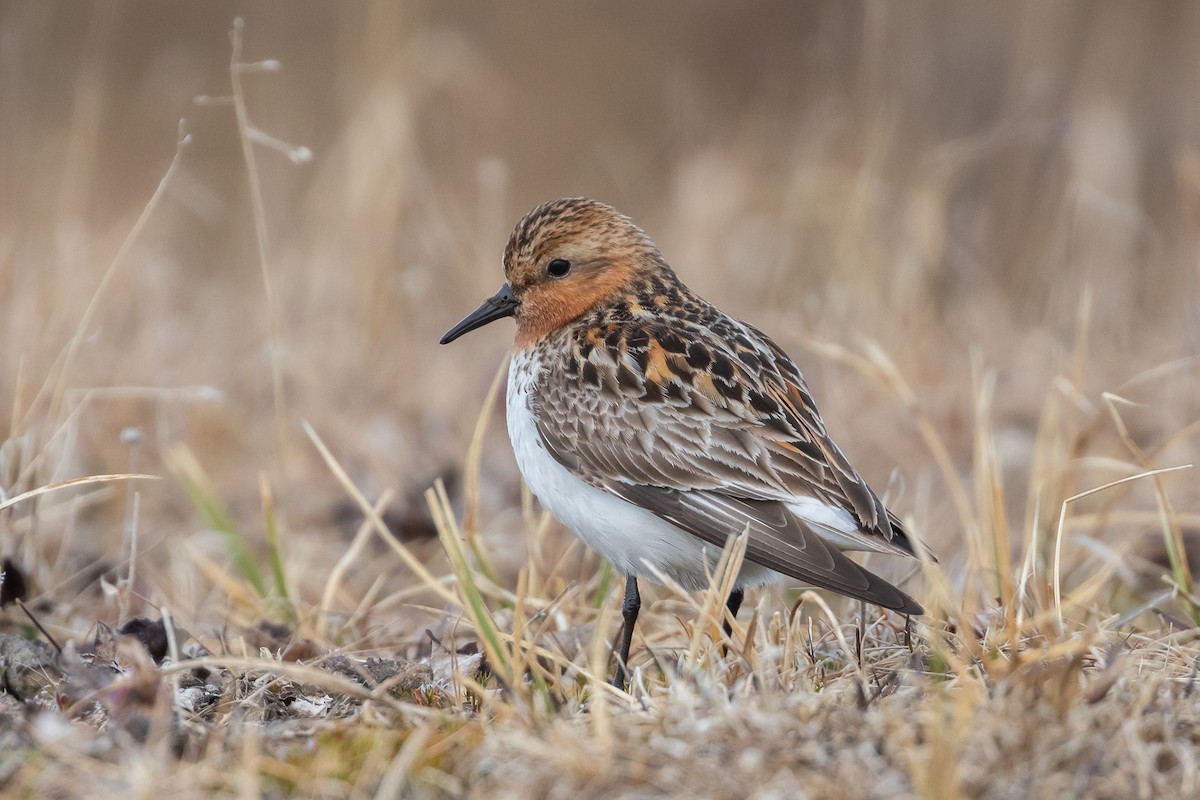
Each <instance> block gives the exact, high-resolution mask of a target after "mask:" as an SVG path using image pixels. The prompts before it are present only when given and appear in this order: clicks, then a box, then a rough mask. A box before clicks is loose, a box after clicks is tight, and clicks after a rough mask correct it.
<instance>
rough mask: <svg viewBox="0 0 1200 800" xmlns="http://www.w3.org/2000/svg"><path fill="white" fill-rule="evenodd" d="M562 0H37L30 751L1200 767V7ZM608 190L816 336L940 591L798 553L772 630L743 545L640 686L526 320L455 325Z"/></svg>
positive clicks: (59, 758)
mask: <svg viewBox="0 0 1200 800" xmlns="http://www.w3.org/2000/svg"><path fill="white" fill-rule="evenodd" d="M523 11H524V13H521V12H522V9H520V8H515V7H512V6H511V5H509V6H506V7H505V9H504V10H500V8H499V7H496V8H491V7H488V8H467V7H465V6H464V7H457V6H449V5H445V4H437V5H432V4H431V5H428V6H427V5H412V6H403V7H401V6H398V5H396V4H392V3H385V2H375V3H364V4H362V5H356V6H350V5H339V6H331V5H326V4H317V3H313V4H308V5H295V6H290V7H289V12H290V13H288V14H287V15H286V16H285V15H282V14H277V13H268V10H267V8H265V7H263V8H261V9H258V10H256V12H255V13H251V14H249V15H248V16H247V18H246V24H245V27H244V30H243V33H244V37H245V39H244V41H243V42H242V43H241V44H240V47H241V52H240V54H238V52H237V50H236V48H235V50H234V51H233V52H232V53H231V50H230V48H229V41H228V39H226V38H225V34H226V32H227V31H228V29H229V27H230V20H231V19H232V11H231V9H229V8H221V7H219V6H216V5H212V4H201V5H198V6H195V7H194V8H188V9H184V8H182V7H171V6H161V5H160V4H157V3H150V2H133V3H129V4H125V5H119V6H118V5H109V4H98V5H96V6H95V7H94V8H91V9H89V13H88V14H82V15H81V14H79V13H76V12H77V9H75V7H74V6H71V5H69V4H62V5H58V4H55V3H24V4H22V3H7V4H4V5H2V6H0V31H4V32H6V34H7V35H5V36H0V98H3V100H2V102H3V105H4V107H5V108H6V109H7V113H5V114H4V115H3V123H0V152H3V153H4V154H5V158H4V159H3V160H0V185H3V186H4V192H3V193H2V196H0V208H2V209H3V210H2V212H0V337H2V338H0V341H3V343H4V346H3V347H0V419H3V420H6V421H7V422H6V424H7V428H6V429H0V442H2V444H0V556H2V557H4V558H6V559H8V560H9V561H10V562H11V563H12V564H13V565H14V566H15V567H16V568H17V569H18V570H19V571H20V573H21V574H22V576H23V577H24V578H25V580H26V582H27V584H28V594H27V597H26V600H25V603H26V606H27V609H28V611H29V614H31V615H32V618H33V619H36V621H37V624H38V625H40V629H39V628H37V627H34V624H33V623H32V622H31V621H30V619H31V618H30V616H27V615H26V613H25V612H24V611H23V610H21V609H20V608H19V607H18V606H17V605H7V606H5V607H4V608H3V610H0V661H2V662H3V664H4V667H5V669H6V672H5V676H4V679H3V683H0V686H6V687H8V690H7V691H0V789H3V792H4V794H5V796H6V797H8V796H12V797H33V796H38V797H43V796H47V797H55V796H62V797H74V796H79V795H81V794H87V795H89V796H96V797H109V796H113V797H117V796H121V797H125V796H130V795H136V796H167V795H170V796H177V797H180V798H182V797H190V796H246V797H249V796H261V795H267V796H285V795H287V796H292V795H294V796H312V797H326V796H330V797H342V796H351V797H360V796H361V797H366V796H373V797H376V796H377V797H391V796H450V797H455V796H462V795H478V796H489V797H563V796H572V797H608V796H632V797H639V796H650V795H659V794H675V793H678V794H681V795H695V796H712V797H731V798H732V797H747V796H753V797H763V798H766V797H846V798H859V797H908V796H912V797H928V798H933V797H944V798H957V797H980V798H1001V797H1022V798H1023V797H1111V798H1128V797H1147V798H1149V797H1193V796H1195V795H1196V794H1197V792H1198V791H1200V787H1198V786H1197V783H1198V781H1200V777H1198V770H1200V758H1198V757H1197V737H1198V734H1197V731H1200V691H1198V687H1197V686H1196V683H1197V680H1198V679H1200V674H1198V671H1200V641H1198V636H1197V631H1198V630H1200V629H1198V628H1197V627H1196V626H1197V623H1198V622H1200V598H1198V597H1197V592H1196V590H1195V589H1194V587H1193V578H1192V575H1191V572H1190V567H1189V555H1190V556H1191V557H1192V558H1191V563H1195V558H1196V557H1197V556H1198V555H1200V491H1198V489H1197V486H1200V481H1198V479H1197V473H1196V471H1195V470H1194V469H1191V468H1189V467H1188V466H1187V465H1190V464H1192V463H1195V462H1197V460H1198V459H1200V402H1198V400H1197V398H1200V271H1198V261H1197V252H1200V149H1197V145H1196V143H1197V142H1200V116H1197V114H1196V113H1195V110H1194V109H1193V108H1192V106H1193V105H1194V104H1192V103H1190V102H1189V99H1190V98H1191V97H1192V95H1193V94H1194V92H1193V87H1194V86H1196V85H1197V84H1198V83H1200V59H1197V57H1196V55H1195V52H1196V50H1195V47H1194V43H1195V41H1196V40H1197V38H1198V37H1200V13H1198V12H1197V10H1196V9H1193V8H1192V7H1191V6H1188V5H1161V6H1159V5H1146V4H1139V5H1133V4H1129V5H1104V6H1096V5H1083V4H1080V5H1073V4H1066V3H1059V4H1053V5H1049V6H1047V5H1044V4H1030V5H1027V6H1025V5H1023V6H1018V7H1007V8H1000V7H996V8H992V7H989V6H984V5H966V6H964V5H961V4H946V5H938V4H925V5H919V6H912V5H911V4H910V5H907V6H906V7H905V8H904V9H900V8H898V7H897V8H894V7H892V6H890V5H869V6H865V7H862V8H858V7H852V6H849V5H847V4H843V3H829V4H804V5H803V6H802V7H793V4H785V3H778V4H770V5H768V6H764V7H762V8H761V16H758V15H752V16H746V12H744V11H743V10H741V9H740V8H738V7H734V6H730V7H728V8H726V7H724V6H720V5H713V6H709V5H701V6H695V5H693V4H689V5H688V6H687V7H686V9H685V8H684V7H683V6H682V5H679V6H674V5H671V4H668V5H666V6H662V5H656V6H655V7H654V8H653V10H648V9H644V8H642V7H641V6H640V5H635V4H629V5H628V6H626V7H622V8H618V9H615V10H614V9H608V8H604V9H602V8H601V7H599V6H597V7H595V8H591V7H575V8H573V9H572V10H571V11H567V10H560V9H558V8H556V7H538V8H537V9H536V10H533V9H531V8H525V9H523ZM231 56H233V60H232V62H231ZM264 58H270V59H274V58H278V59H280V61H281V63H282V67H281V68H279V66H278V65H276V64H274V63H273V62H259V61H256V59H264ZM247 65H250V66H247ZM197 95H204V96H206V99H204V100H203V101H202V102H199V103H195V102H193V98H194V97H195V96H197ZM180 116H185V117H186V118H187V120H186V123H185V125H184V126H183V137H180V139H179V143H178V147H176V134H175V131H176V126H177V121H178V119H179V117H180ZM184 137H187V138H186V140H185V138H184ZM275 137H277V138H275ZM292 142H295V144H292ZM173 157H174V161H173V160H172V158H173ZM156 187H158V190H157V191H155V188H156ZM576 193H584V194H590V195H593V196H597V197H600V198H602V199H605V200H608V201H610V202H613V203H614V204H616V205H617V206H619V207H622V208H623V209H625V210H627V211H629V212H630V213H631V214H633V215H634V216H635V218H637V219H638V220H639V221H640V222H642V224H643V225H644V226H645V227H646V228H647V229H649V230H650V232H651V233H652V234H653V235H654V236H655V237H656V239H657V240H658V241H659V243H660V245H662V247H663V249H664V251H665V252H666V253H667V255H668V257H669V258H670V259H671V260H672V261H673V263H675V265H676V267H677V268H678V270H679V271H680V273H681V275H682V276H683V277H684V279H685V280H686V281H688V282H689V283H690V284H691V285H693V286H694V287H695V288H697V289H698V290H700V291H701V292H702V293H703V294H705V295H706V296H709V297H711V298H713V299H714V300H717V301H718V302H719V303H720V304H721V305H722V306H723V307H725V308H727V309H728V310H730V311H731V312H734V313H736V314H737V315H738V316H741V317H743V318H747V319H749V320H751V321H753V322H754V323H755V324H756V325H758V326H759V327H762V328H764V329H765V330H768V331H770V332H772V334H774V335H775V336H776V338H777V339H778V340H779V341H780V343H781V344H783V345H784V346H785V348H786V349H788V350H789V351H791V352H792V353H793V354H794V355H796V356H797V357H798V360H799V361H800V362H801V364H802V366H803V367H804V369H805V371H806V373H807V374H808V376H809V378H810V381H811V382H812V383H813V385H814V389H815V390H816V394H817V399H818V402H819V403H820V405H821V408H822V411H823V413H824V415H825V417H826V420H827V422H828V423H829V426H830V428H831V429H832V430H833V432H834V433H835V435H836V436H837V437H838V439H839V441H842V442H843V443H844V444H845V446H846V449H847V450H848V451H849V452H850V453H851V455H852V456H853V460H854V461H855V462H856V463H857V464H859V465H860V466H861V467H862V468H863V471H864V472H865V474H866V475H867V476H868V478H869V479H870V480H871V481H872V483H873V484H874V485H876V486H877V487H878V488H880V489H886V490H887V494H888V496H889V502H890V504H891V505H892V506H893V507H894V508H895V509H896V510H897V511H898V512H899V513H900V514H901V515H902V516H903V517H904V518H905V519H906V520H907V521H908V522H909V524H910V525H911V527H912V529H913V530H914V531H915V532H916V533H917V534H918V535H920V536H921V537H923V538H924V539H926V540H927V541H928V542H929V543H930V544H931V545H932V546H933V548H934V549H935V551H936V552H937V553H938V554H939V556H940V557H941V563H940V564H938V565H929V564H923V565H920V566H919V567H916V568H915V569H914V568H913V566H912V564H911V562H910V563H909V564H901V563H896V562H894V561H891V560H888V561H885V560H884V559H883V558H881V557H871V566H872V568H874V569H878V570H880V571H881V572H883V573H884V574H887V575H889V577H891V578H893V579H896V580H902V581H904V582H905V586H906V588H907V589H908V590H909V591H911V592H912V593H914V594H915V595H916V596H917V597H919V598H920V599H921V600H922V602H924V603H925V605H926V607H927V608H928V609H929V611H930V613H929V615H928V616H927V617H925V618H923V619H922V620H921V621H920V622H919V623H917V624H914V626H913V628H912V630H911V631H905V630H904V629H903V628H902V626H901V621H900V620H898V619H896V618H894V617H891V616H883V615H880V613H879V612H878V611H877V610H876V609H873V608H866V609H864V608H861V607H860V606H859V605H858V604H856V603H851V602H847V601H845V600H842V599H840V598H834V597H829V596H821V595H818V594H816V593H812V592H801V591H799V590H796V589H773V590H770V591H764V592H759V593H754V594H752V595H751V597H750V598H749V601H748V603H747V607H746V608H745V609H743V612H742V614H741V615H740V619H739V620H737V621H736V625H735V629H734V635H733V637H732V642H729V643H728V645H729V647H728V652H727V653H726V652H725V651H724V649H723V648H722V646H721V645H722V640H721V634H720V623H721V618H720V613H719V612H720V604H719V599H718V598H719V595H720V587H721V585H722V580H723V578H724V577H725V576H727V575H728V574H729V569H731V568H732V567H733V566H735V565H736V560H737V552H736V548H735V550H734V551H733V552H731V553H729V554H727V556H726V558H725V559H724V560H723V561H722V562H721V563H719V564H717V565H714V578H713V580H714V587H715V590H714V591H712V592H709V593H705V594H699V595H688V594H686V593H682V592H679V591H675V590H673V589H672V588H671V587H665V588H661V589H658V590H648V591H646V592H645V596H646V600H647V602H648V606H647V608H646V609H645V610H644V611H643V616H642V620H641V622H640V624H639V633H638V636H637V638H636V639H635V644H634V664H633V667H634V678H635V680H634V685H633V687H632V689H631V692H630V693H629V694H625V693H622V692H617V691H615V690H613V689H611V687H608V686H607V685H606V684H605V683H604V681H603V679H604V678H605V677H606V676H607V675H609V674H611V669H612V667H611V665H610V664H608V663H607V655H608V650H609V645H610V641H611V639H612V637H613V635H614V634H615V632H616V628H617V626H618V622H619V614H618V607H619V601H620V597H619V596H620V581H619V580H618V577H619V576H616V575H614V574H613V572H612V570H611V569H610V568H608V567H607V566H605V565H603V564H600V563H599V562H598V561H597V560H596V558H595V557H594V556H591V555H589V554H587V553H586V552H584V551H583V550H582V548H581V547H580V546H579V545H578V544H577V543H575V542H574V541H573V540H572V539H571V538H570V537H569V535H567V534H566V533H564V532H563V531H562V530H560V529H559V528H558V526H557V525H555V524H553V523H552V522H551V521H550V520H548V519H546V518H545V517H544V516H543V515H542V514H541V513H540V511H539V510H538V509H537V507H536V505H535V504H534V503H533V502H532V501H531V499H530V498H529V497H528V495H527V493H523V492H522V490H521V489H520V484H519V480H518V477H517V474H516V469H515V465H514V464H513V462H512V459H511V456H510V455H509V452H508V448H507V443H506V441H505V436H504V433H503V425H501V424H499V416H500V413H501V412H500V411H499V410H498V409H497V408H496V403H495V397H496V392H497V387H498V386H499V385H500V380H501V379H502V378H503V374H502V373H501V374H499V375H498V374H497V372H496V366H497V364H498V363H499V362H500V361H501V360H502V358H503V354H504V351H505V348H506V347H507V335H506V334H504V333H503V332H502V331H501V332H499V333H498V334H497V336H496V337H493V338H489V337H488V336H486V335H483V334H480V335H477V336H473V337H472V338H470V339H468V340H464V341H463V342H461V343H459V344H458V345H456V347H455V349H454V350H453V351H449V350H443V349H439V348H437V346H436V345H435V344H434V343H435V342H436V339H437V336H438V335H439V334H440V333H441V332H442V330H443V329H445V328H446V327H447V326H448V325H449V324H451V323H452V322H453V321H455V320H457V319H458V317H459V316H461V314H462V313H464V312H465V311H466V310H469V309H470V308H473V307H474V305H475V304H476V303H477V302H478V300H479V299H480V298H482V297H483V296H484V295H485V294H488V293H490V292H491V291H492V290H493V289H494V284H495V283H496V282H497V281H498V280H499V270H498V267H497V264H498V260H499V254H500V251H501V248H502V246H503V242H504V240H505V237H506V235H507V228H508V225H510V224H511V222H512V221H513V220H515V219H516V218H517V217H518V216H519V215H520V213H522V212H523V211H524V210H525V209H526V208H527V207H529V206H531V205H532V204H534V203H535V202H538V201H540V200H543V199H546V198H548V197H551V196H556V195H564V194H576ZM489 330H490V329H489ZM489 387H490V388H489ZM893 468H894V469H893ZM137 474H149V475H155V476H160V477H161V478H162V480H155V481H150V480H145V479H134V478H132V477H130V476H133V475H137ZM97 476H115V477H112V479H105V480H99V479H96V480H91V481H79V479H90V478H94V477H97ZM431 487H432V488H431ZM10 588H11V585H10ZM139 616H143V617H151V618H154V619H158V618H160V617H161V618H162V619H163V620H164V623H165V624H164V625H163V627H162V629H161V631H162V635H163V637H164V639H165V641H163V642H162V643H161V645H162V648H163V651H164V652H165V653H166V657H165V660H164V661H163V662H162V663H161V664H160V663H156V662H155V661H154V660H153V659H152V658H151V657H150V655H149V654H148V653H147V651H146V649H145V648H143V646H142V645H141V644H139V643H138V642H137V641H135V640H133V639H130V638H128V637H123V636H119V635H114V634H113V633H112V629H113V628H115V627H116V626H119V625H123V624H125V623H126V622H128V621H129V620H130V619H131V618H134V617H139ZM13 634H19V635H17V636H14V635H13ZM22 636H27V637H29V638H33V639H38V640H40V641H42V642H46V643H47V646H46V647H45V648H41V649H39V648H36V647H34V648H29V649H27V650H26V649H21V648H22V647H24V646H23V645H22V644H21V637H22ZM143 638H145V637H143ZM51 639H52V640H53V641H54V642H55V643H56V644H57V645H61V646H62V648H63V652H62V653H57V652H55V651H54V648H53V647H52V646H50V645H49V641H50V640H51ZM6 648H8V649H6ZM18 649H19V650H20V653H19V654H17V650H18ZM22 659H23V660H22ZM25 664H31V667H30V668H28V669H27V668H26V667H25V666H24V665H25ZM113 665H116V667H117V668H116V669H114V668H113ZM18 687H20V688H18ZM18 695H20V696H21V697H22V700H18V699H17V696H18Z"/></svg>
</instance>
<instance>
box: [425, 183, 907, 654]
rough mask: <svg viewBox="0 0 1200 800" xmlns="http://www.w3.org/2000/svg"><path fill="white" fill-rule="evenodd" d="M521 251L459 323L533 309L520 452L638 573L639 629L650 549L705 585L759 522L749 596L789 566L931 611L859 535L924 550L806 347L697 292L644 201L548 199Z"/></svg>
mask: <svg viewBox="0 0 1200 800" xmlns="http://www.w3.org/2000/svg"><path fill="white" fill-rule="evenodd" d="M504 268H505V275H506V277H507V278H508V283H507V284H506V285H505V287H504V289H502V290H501V292H500V293H499V294H497V295H496V297H494V298H492V299H491V300H489V301H488V302H487V303H485V304H484V305H483V306H481V307H480V309H479V310H478V311H476V312H475V313H474V314H472V315H471V316H469V317H468V318H467V319H465V320H464V321H463V322H462V323H460V324H459V325H458V326H456V327H455V328H454V329H453V330H451V331H450V333H448V334H447V335H446V337H444V339H443V341H449V340H451V339H453V338H457V336H459V335H461V334H462V333H464V332H466V331H467V330H470V329H472V328H473V327H478V326H479V325H482V324H486V323H487V322H489V321H491V320H493V319H495V318H498V317H500V316H515V317H516V318H517V325H518V330H517V347H518V350H517V354H516V356H515V358H514V362H513V366H512V369H511V372H510V377H509V392H508V412H509V431H510V435H511V437H512V439H513V445H514V449H515V451H516V453H517V457H518V462H519V464H520V466H521V470H522V472H523V474H524V475H525V478H526V481H527V482H528V483H529V485H530V487H531V489H532V490H533V491H534V493H535V494H536V495H537V496H538V498H539V499H540V500H541V502H542V503H543V505H545V506H546V507H547V508H548V509H549V510H550V511H551V512H552V513H553V514H554V515H555V516H556V517H558V518H559V519H560V521H562V522H563V523H564V524H566V525H567V526H568V527H570V528H571V529H572V530H573V531H574V532H575V533H576V534H577V535H579V536H580V537H581V538H582V539H583V540H584V541H585V542H586V543H588V544H589V545H590V546H592V547H593V548H595V549H597V550H598V551H600V552H601V554H603V555H604V556H605V557H606V558H608V559H609V560H610V561H612V562H613V563H614V564H616V565H617V566H618V567H620V568H621V569H623V570H625V571H626V573H627V574H628V575H629V576H630V579H629V580H630V583H629V585H628V586H627V590H628V591H627V597H626V599H627V620H626V622H627V625H626V628H627V633H628V632H630V631H631V629H632V618H635V617H636V605H637V603H636V600H637V590H636V583H635V582H634V576H636V575H647V576H650V577H652V573H650V572H649V571H648V570H646V569H645V566H644V564H643V563H641V561H642V560H647V561H650V562H651V563H653V564H654V565H655V567H656V568H657V569H659V570H661V571H663V572H665V573H666V574H668V575H670V576H671V577H673V578H674V579H676V580H679V581H680V582H681V583H683V584H684V585H685V586H687V587H688V588H700V587H702V586H704V585H705V584H706V578H705V564H704V559H705V550H707V552H708V553H709V554H711V555H710V557H709V558H708V566H709V568H711V565H712V564H713V563H715V560H716V555H717V554H718V553H719V551H720V549H721V548H723V547H724V545H725V543H726V542H727V540H728V538H729V537H730V536H731V535H735V534H739V533H741V532H742V531H744V530H747V529H748V530H749V537H748V539H749V541H748V546H747V551H746V563H745V566H744V567H743V571H742V574H741V575H740V576H739V583H738V586H739V590H738V593H737V601H738V602H740V597H741V593H740V588H741V587H742V586H744V585H752V584H755V583H761V582H764V581H766V580H770V579H771V578H773V577H777V576H778V574H783V575H787V576H790V577H793V578H796V579H799V580H802V581H804V582H806V583H809V584H811V585H815V586H820V587H824V588H828V589H831V590H833V591H836V592H839V593H841V594H845V595H849V596H851V597H856V598H860V599H863V600H867V601H870V602H872V603H877V604H879V605H881V606H884V607H886V608H892V609H896V610H898V611H902V612H904V613H908V614H918V613H921V607H920V606H919V605H918V604H917V603H916V602H915V601H914V600H912V598H910V597H908V596H907V595H906V594H904V593H903V592H901V591H900V590H899V589H896V588H895V587H894V586H892V585H891V584H889V583H887V582H886V581H884V580H882V579H881V578H878V577H877V576H875V575H873V574H871V573H870V572H868V571H867V570H864V569H863V568H862V567H860V566H858V565H857V564H856V563H854V562H853V561H851V560H850V559H849V558H847V557H846V556H844V555H843V554H842V553H841V551H842V550H851V549H853V550H875V551H879V552H886V553H896V554H901V555H913V554H914V551H913V545H912V543H911V542H910V540H909V538H908V536H907V535H906V534H905V532H904V530H903V528H902V526H901V525H900V522H899V520H898V519H897V518H896V517H895V516H894V515H893V514H891V513H890V512H889V511H888V510H887V509H886V508H884V506H883V504H882V503H881V502H880V500H879V498H878V497H877V496H876V495H875V493H874V492H872V491H871V489H870V488H869V487H868V486H867V484H866V483H865V482H864V481H863V479H862V477H861V476H860V475H859V474H858V472H857V471H855V469H854V468H853V467H852V466H851V465H850V463H849V462H848V461H847V460H846V457H845V456H844V455H843V454H842V452H841V450H840V449H839V448H838V447H837V445H836V444H835V443H834V442H833V440H832V439H830V437H829V435H828V433H827V432H826V430H825V425H824V423H823V422H822V421H821V417H820V415H819V414H818V413H817V409H816V406H815V404H814V402H813V399H812V396H811V394H810V393H809V390H808V387H807V385H806V384H805V381H804V378H803V376H802V375H801V374H800V371H799V370H798V369H797V368H796V366H795V364H794V363H793V362H792V361H791V359H789V358H788V357H787V355H786V354H785V353H784V352H783V351H782V350H781V349H780V348H779V347H778V346H777V345H776V344H775V343H774V342H772V341H771V339H770V338H768V337H767V336H766V335H765V334H763V333H762V332H760V331H758V330H756V329H755V328H753V327H751V326H749V325H746V324H745V323H742V322H739V321H737V320H735V319H733V318H732V317H730V316H728V315H726V314H724V313H723V312H721V311H720V310H718V309H717V308H716V307H714V306H713V305H711V304H710V303H708V302H707V301H705V300H704V299H702V298H700V297H699V296H697V295H696V294H694V293H693V292H691V291H690V290H689V289H688V288H687V287H686V286H685V285H684V284H683V283H682V282H681V281H680V280H679V278H678V277H677V276H676V275H675V273H674V272H673V271H672V270H671V268H670V266H669V265H668V264H667V262H666V260H665V259H664V258H663V256H662V254H661V253H660V252H659V250H658V248H657V247H655V245H654V243H653V242H652V241H651V240H650V238H649V237H648V236H647V235H646V234H645V233H644V232H643V231H642V230H641V229H640V228H638V227H637V226H635V225H634V224H633V223H632V222H631V221H630V220H629V219H628V218H627V217H625V216H623V215H621V214H619V213H618V212H616V211H615V210H614V209H612V208H611V207H609V206H606V205H604V204H602V203H597V202H595V201H592V200H586V199H583V198H571V199H565V200H556V201H553V202H551V203H546V204H543V205H541V206H538V207H537V208H536V209H534V210H533V211H531V212H530V213H529V214H527V215H526V216H525V218H524V219H522V220H521V222H520V223H518V225H517V227H516V229H515V230H514V231H513V234H512V237H511V238H510V240H509V243H508V247H507V248H506V250H505V255H504ZM559 273H561V274H559ZM634 555H636V556H637V557H633V556H634ZM631 605H632V607H633V614H632V617H630V616H629V614H628V608H629V607H630V606H631ZM627 646H628V645H627V644H626V650H627Z"/></svg>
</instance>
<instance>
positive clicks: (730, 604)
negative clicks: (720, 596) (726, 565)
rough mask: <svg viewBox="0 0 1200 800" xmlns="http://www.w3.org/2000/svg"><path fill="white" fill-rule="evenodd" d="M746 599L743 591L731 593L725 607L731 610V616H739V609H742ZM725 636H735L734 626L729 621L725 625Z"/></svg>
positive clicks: (737, 590) (738, 590)
mask: <svg viewBox="0 0 1200 800" xmlns="http://www.w3.org/2000/svg"><path fill="white" fill-rule="evenodd" d="M745 599H746V592H745V591H744V590H742V589H734V590H733V591H732V592H730V593H729V599H728V600H726V601H725V607H726V608H728V609H729V616H731V617H736V616H737V612H738V609H739V608H741V607H742V601H743V600H745ZM725 635H726V636H732V635H733V625H732V624H730V623H729V622H728V621H726V623H725Z"/></svg>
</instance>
